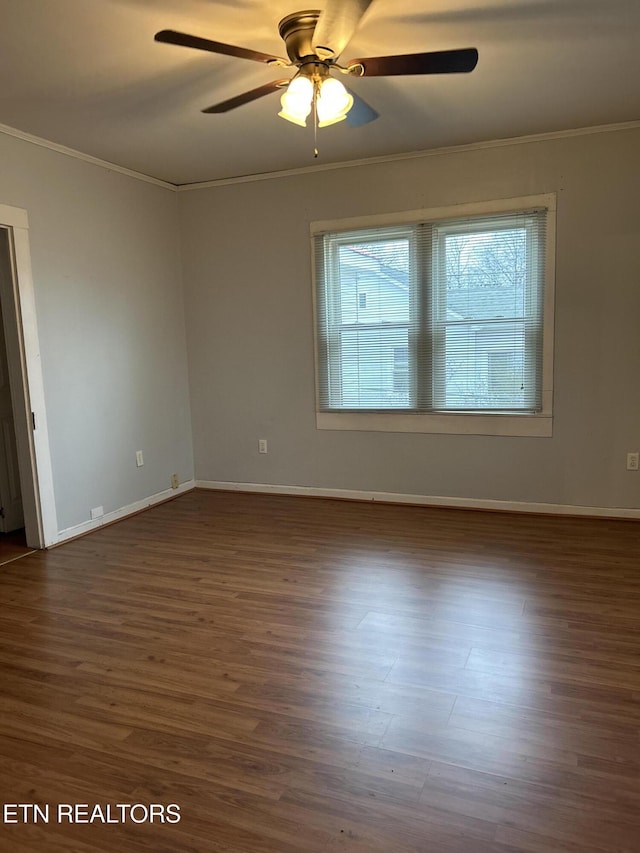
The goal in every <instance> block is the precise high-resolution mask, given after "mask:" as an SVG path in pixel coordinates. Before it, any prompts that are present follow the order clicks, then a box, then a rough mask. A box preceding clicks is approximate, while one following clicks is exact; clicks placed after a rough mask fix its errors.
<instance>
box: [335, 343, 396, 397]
mask: <svg viewBox="0 0 640 853" xmlns="http://www.w3.org/2000/svg"><path fill="white" fill-rule="evenodd" d="M401 352H403V353H404V354H405V356H404V361H403V359H402V356H401V355H400V353H401ZM407 353H408V332H407V329H406V328H404V329H401V328H397V329H384V330H376V329H367V330H364V329H362V330H355V329H352V330H344V331H343V332H342V334H341V347H340V364H341V384H342V406H343V407H345V408H348V409H358V408H367V409H388V408H396V407H404V408H406V407H407V406H408V405H409V382H408V362H407V356H406V354H407Z"/></svg>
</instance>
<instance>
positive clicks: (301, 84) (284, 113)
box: [278, 76, 313, 127]
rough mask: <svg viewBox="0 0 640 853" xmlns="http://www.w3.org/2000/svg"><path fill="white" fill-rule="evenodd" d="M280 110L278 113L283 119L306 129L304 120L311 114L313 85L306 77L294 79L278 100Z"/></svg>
mask: <svg viewBox="0 0 640 853" xmlns="http://www.w3.org/2000/svg"><path fill="white" fill-rule="evenodd" d="M280 103H281V104H282V109H281V110H280V112H279V113H278V115H279V116H280V118H284V119H286V120H287V121H290V122H292V123H293V124H298V125H300V127H306V124H307V122H306V119H307V116H308V115H309V113H310V112H311V104H312V103H313V83H312V82H311V80H310V79H309V78H308V77H303V76H298V77H294V78H293V80H292V81H291V83H289V86H288V88H287V91H286V92H285V93H284V94H283V95H282V97H281V98H280Z"/></svg>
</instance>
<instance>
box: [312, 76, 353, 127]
mask: <svg viewBox="0 0 640 853" xmlns="http://www.w3.org/2000/svg"><path fill="white" fill-rule="evenodd" d="M316 103H317V109H318V127H328V126H329V125H331V124H336V123H337V122H339V121H342V120H343V119H345V118H346V117H347V113H348V112H349V110H350V109H351V107H352V106H353V95H350V94H349V92H347V90H346V89H345V87H344V86H343V85H342V83H341V82H340V81H339V80H336V79H335V77H327V78H326V79H325V80H323V81H322V83H321V85H320V94H319V95H318V100H317V102H316Z"/></svg>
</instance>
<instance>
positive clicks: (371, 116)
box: [345, 87, 380, 127]
mask: <svg viewBox="0 0 640 853" xmlns="http://www.w3.org/2000/svg"><path fill="white" fill-rule="evenodd" d="M345 88H347V89H348V87H345ZM348 92H349V94H350V95H351V96H352V97H353V106H352V107H351V109H350V110H349V112H348V113H347V124H348V125H350V126H351V127H362V125H363V124H369V122H372V121H375V120H376V119H377V118H380V113H377V112H376V111H375V110H374V108H373V107H372V106H369V104H368V103H367V102H366V101H364V100H363V99H362V98H361V97H360V96H359V95H356V93H355V92H354V91H353V89H348Z"/></svg>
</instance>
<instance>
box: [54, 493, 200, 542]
mask: <svg viewBox="0 0 640 853" xmlns="http://www.w3.org/2000/svg"><path fill="white" fill-rule="evenodd" d="M194 488H195V482H194V481H193V480H187V481H186V482H185V483H180V485H179V486H178V488H177V489H164V491H162V492H157V494H155V495H151V496H150V497H148V498H142V500H139V501H135V502H134V503H132V504H127V506H123V507H120V509H116V510H113V512H107V513H106V514H105V515H101V516H100V518H95V519H91V520H90V521H83V522H82V524H76V525H74V526H73V527H67V528H65V529H64V530H60V531H58V537H57V539H56V541H55V542H52V543H51V544H50V545H49V546H48V547H51V546H52V545H59V544H60V543H61V542H66V541H67V539H75V538H76V537H77V536H83V535H84V534H85V533H90V532H91V531H92V530H98V528H100V527H104V525H105V524H111V523H112V522H114V521H119V520H120V519H122V518H126V517H127V516H128V515H135V513H136V512H140V511H141V510H143V509H148V508H149V507H152V506H155V504H159V503H162V502H163V501H167V500H169V499H170V498H175V497H176V496H177V495H181V494H183V493H184V492H190V491H191V490H192V489H194Z"/></svg>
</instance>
